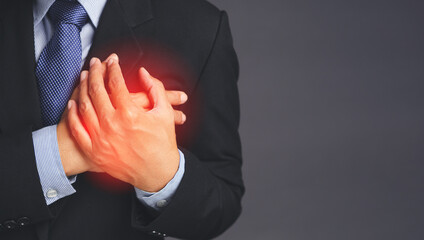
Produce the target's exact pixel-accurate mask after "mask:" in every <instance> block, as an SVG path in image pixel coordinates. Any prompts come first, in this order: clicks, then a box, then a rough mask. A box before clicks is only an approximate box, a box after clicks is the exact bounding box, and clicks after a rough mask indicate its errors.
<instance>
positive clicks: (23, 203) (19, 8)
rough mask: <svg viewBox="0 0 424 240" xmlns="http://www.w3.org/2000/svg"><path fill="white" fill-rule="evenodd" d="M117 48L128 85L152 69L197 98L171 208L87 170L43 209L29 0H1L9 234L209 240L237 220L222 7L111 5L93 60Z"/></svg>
mask: <svg viewBox="0 0 424 240" xmlns="http://www.w3.org/2000/svg"><path fill="white" fill-rule="evenodd" d="M112 52H115V53H117V54H118V55H119V56H120V62H121V65H122V66H123V71H124V76H125V78H126V82H127V85H128V86H129V87H130V89H131V91H138V90H139V89H138V86H137V82H136V77H135V73H136V70H137V69H138V68H139V67H141V66H144V67H146V68H147V69H148V70H149V71H150V72H151V74H152V75H153V76H155V77H156V78H158V79H160V80H161V81H163V83H164V85H165V87H166V88H167V89H177V90H183V91H185V92H186V93H187V94H188V96H189V101H188V102H187V103H186V104H185V106H183V107H182V109H181V110H183V111H184V112H185V113H186V114H187V117H188V118H187V121H186V123H185V124H184V126H182V127H177V129H176V131H177V140H178V144H179V148H180V149H182V151H183V152H184V154H185V158H186V166H185V168H186V170H185V175H184V177H183V179H182V181H181V183H180V186H179V187H178V189H177V191H176V193H175V195H174V196H173V198H172V201H171V203H170V204H169V205H168V206H166V207H165V208H164V209H163V211H162V212H161V213H160V214H158V213H156V212H153V211H151V210H150V209H149V208H148V207H146V206H144V205H143V204H141V203H140V202H139V201H138V200H137V199H136V197H135V193H134V190H133V188H132V186H128V185H127V184H125V183H122V182H119V181H117V180H114V181H113V182H112V183H110V184H106V183H105V181H103V180H99V179H104V178H105V177H107V176H106V175H105V174H91V173H85V174H80V175H79V176H78V178H77V181H76V183H75V184H74V187H75V189H76V190H77V192H76V193H75V194H73V195H71V196H68V197H65V198H63V199H61V200H59V201H57V202H55V203H54V204H52V205H50V206H47V205H46V203H45V200H44V196H43V192H42V190H41V185H40V180H39V176H38V172H37V168H36V164H35V157H34V150H33V142H32V135H31V133H32V132H33V131H35V130H37V129H40V128H41V127H42V124H41V117H40V106H39V97H38V92H37V87H36V79H35V76H34V69H35V60H34V59H35V58H34V36H33V17H32V1H31V0H19V1H1V3H0V194H1V195H0V224H1V225H0V229H1V230H0V239H2V240H11V239H19V240H22V239H25V240H26V239H29V240H31V239H40V240H46V239H49V240H66V239H78V240H84V239H90V240H91V239H160V238H162V237H163V236H164V234H166V235H169V236H175V237H180V238H188V239H205V238H211V237H214V236H216V235H218V234H220V233H222V232H223V231H224V230H225V229H227V228H228V227H229V226H230V225H231V224H232V223H233V222H234V221H235V220H236V218H237V217H238V216H239V214H240V210H241V204H240V201H241V197H242V195H243V192H244V188H243V182H242V178H241V147H240V140H239V134H238V125H239V100H238V92H237V83H236V81H237V78H238V63H237V57H236V54H235V52H234V49H233V46H232V38H231V34H230V30H229V25H228V19H227V15H226V14H225V12H221V11H219V10H217V9H216V8H215V7H213V6H212V5H210V4H209V3H207V2H206V1H202V0H178V1H175V0H109V1H108V3H107V4H106V6H105V9H104V11H103V13H102V16H101V19H100V23H99V26H98V29H97V31H96V34H95V37H94V40H93V45H92V48H91V50H90V52H89V56H88V57H87V59H88V60H89V59H90V57H91V56H96V57H99V58H100V59H105V58H106V57H107V56H108V55H109V54H110V53H112ZM85 68H86V65H85ZM117 186H118V187H117Z"/></svg>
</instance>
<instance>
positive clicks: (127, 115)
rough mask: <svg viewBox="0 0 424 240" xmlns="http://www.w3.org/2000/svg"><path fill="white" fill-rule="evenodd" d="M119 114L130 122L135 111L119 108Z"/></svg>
mask: <svg viewBox="0 0 424 240" xmlns="http://www.w3.org/2000/svg"><path fill="white" fill-rule="evenodd" d="M121 114H122V116H123V117H124V119H125V120H127V121H129V122H130V123H131V122H132V121H133V120H134V119H135V113H134V111H132V110H131V109H128V108H124V109H122V110H121Z"/></svg>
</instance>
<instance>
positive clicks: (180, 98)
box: [166, 91, 188, 106]
mask: <svg viewBox="0 0 424 240" xmlns="http://www.w3.org/2000/svg"><path fill="white" fill-rule="evenodd" d="M166 97H167V99H168V101H169V103H170V104H171V105H173V106H176V105H181V104H183V103H185V102H186V101H187V98H188V97H187V94H185V93H184V92H182V91H166Z"/></svg>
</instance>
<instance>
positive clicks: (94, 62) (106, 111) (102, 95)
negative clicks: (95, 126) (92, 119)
mask: <svg viewBox="0 0 424 240" xmlns="http://www.w3.org/2000/svg"><path fill="white" fill-rule="evenodd" d="M88 94H89V96H90V98H91V102H92V103H93V106H94V109H95V110H96V113H97V116H98V118H99V120H100V119H104V118H106V117H107V115H110V113H111V112H113V110H114V108H113V106H112V103H111V102H110V99H109V95H108V93H107V91H106V88H105V84H104V78H103V76H102V64H101V63H100V60H99V59H98V58H92V59H91V61H90V72H89V74H88Z"/></svg>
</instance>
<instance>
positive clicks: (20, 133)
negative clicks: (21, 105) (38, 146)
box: [0, 126, 51, 231]
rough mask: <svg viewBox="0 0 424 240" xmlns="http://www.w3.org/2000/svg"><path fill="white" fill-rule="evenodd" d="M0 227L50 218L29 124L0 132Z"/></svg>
mask: <svg viewBox="0 0 424 240" xmlns="http://www.w3.org/2000/svg"><path fill="white" fill-rule="evenodd" d="M0 192H1V194H0V224H1V226H0V229H1V231H7V230H12V229H18V228H22V227H25V226H26V225H31V224H33V223H37V222H41V221H43V220H46V219H49V218H51V213H50V211H49V208H48V207H47V205H46V202H45V199H44V196H43V193H42V190H41V185H40V178H39V175H38V171H37V166H36V162H35V156H34V148H33V141H32V130H31V127H30V126H27V128H21V129H20V130H16V131H15V130H11V131H7V132H6V131H4V130H3V131H1V132H0Z"/></svg>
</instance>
